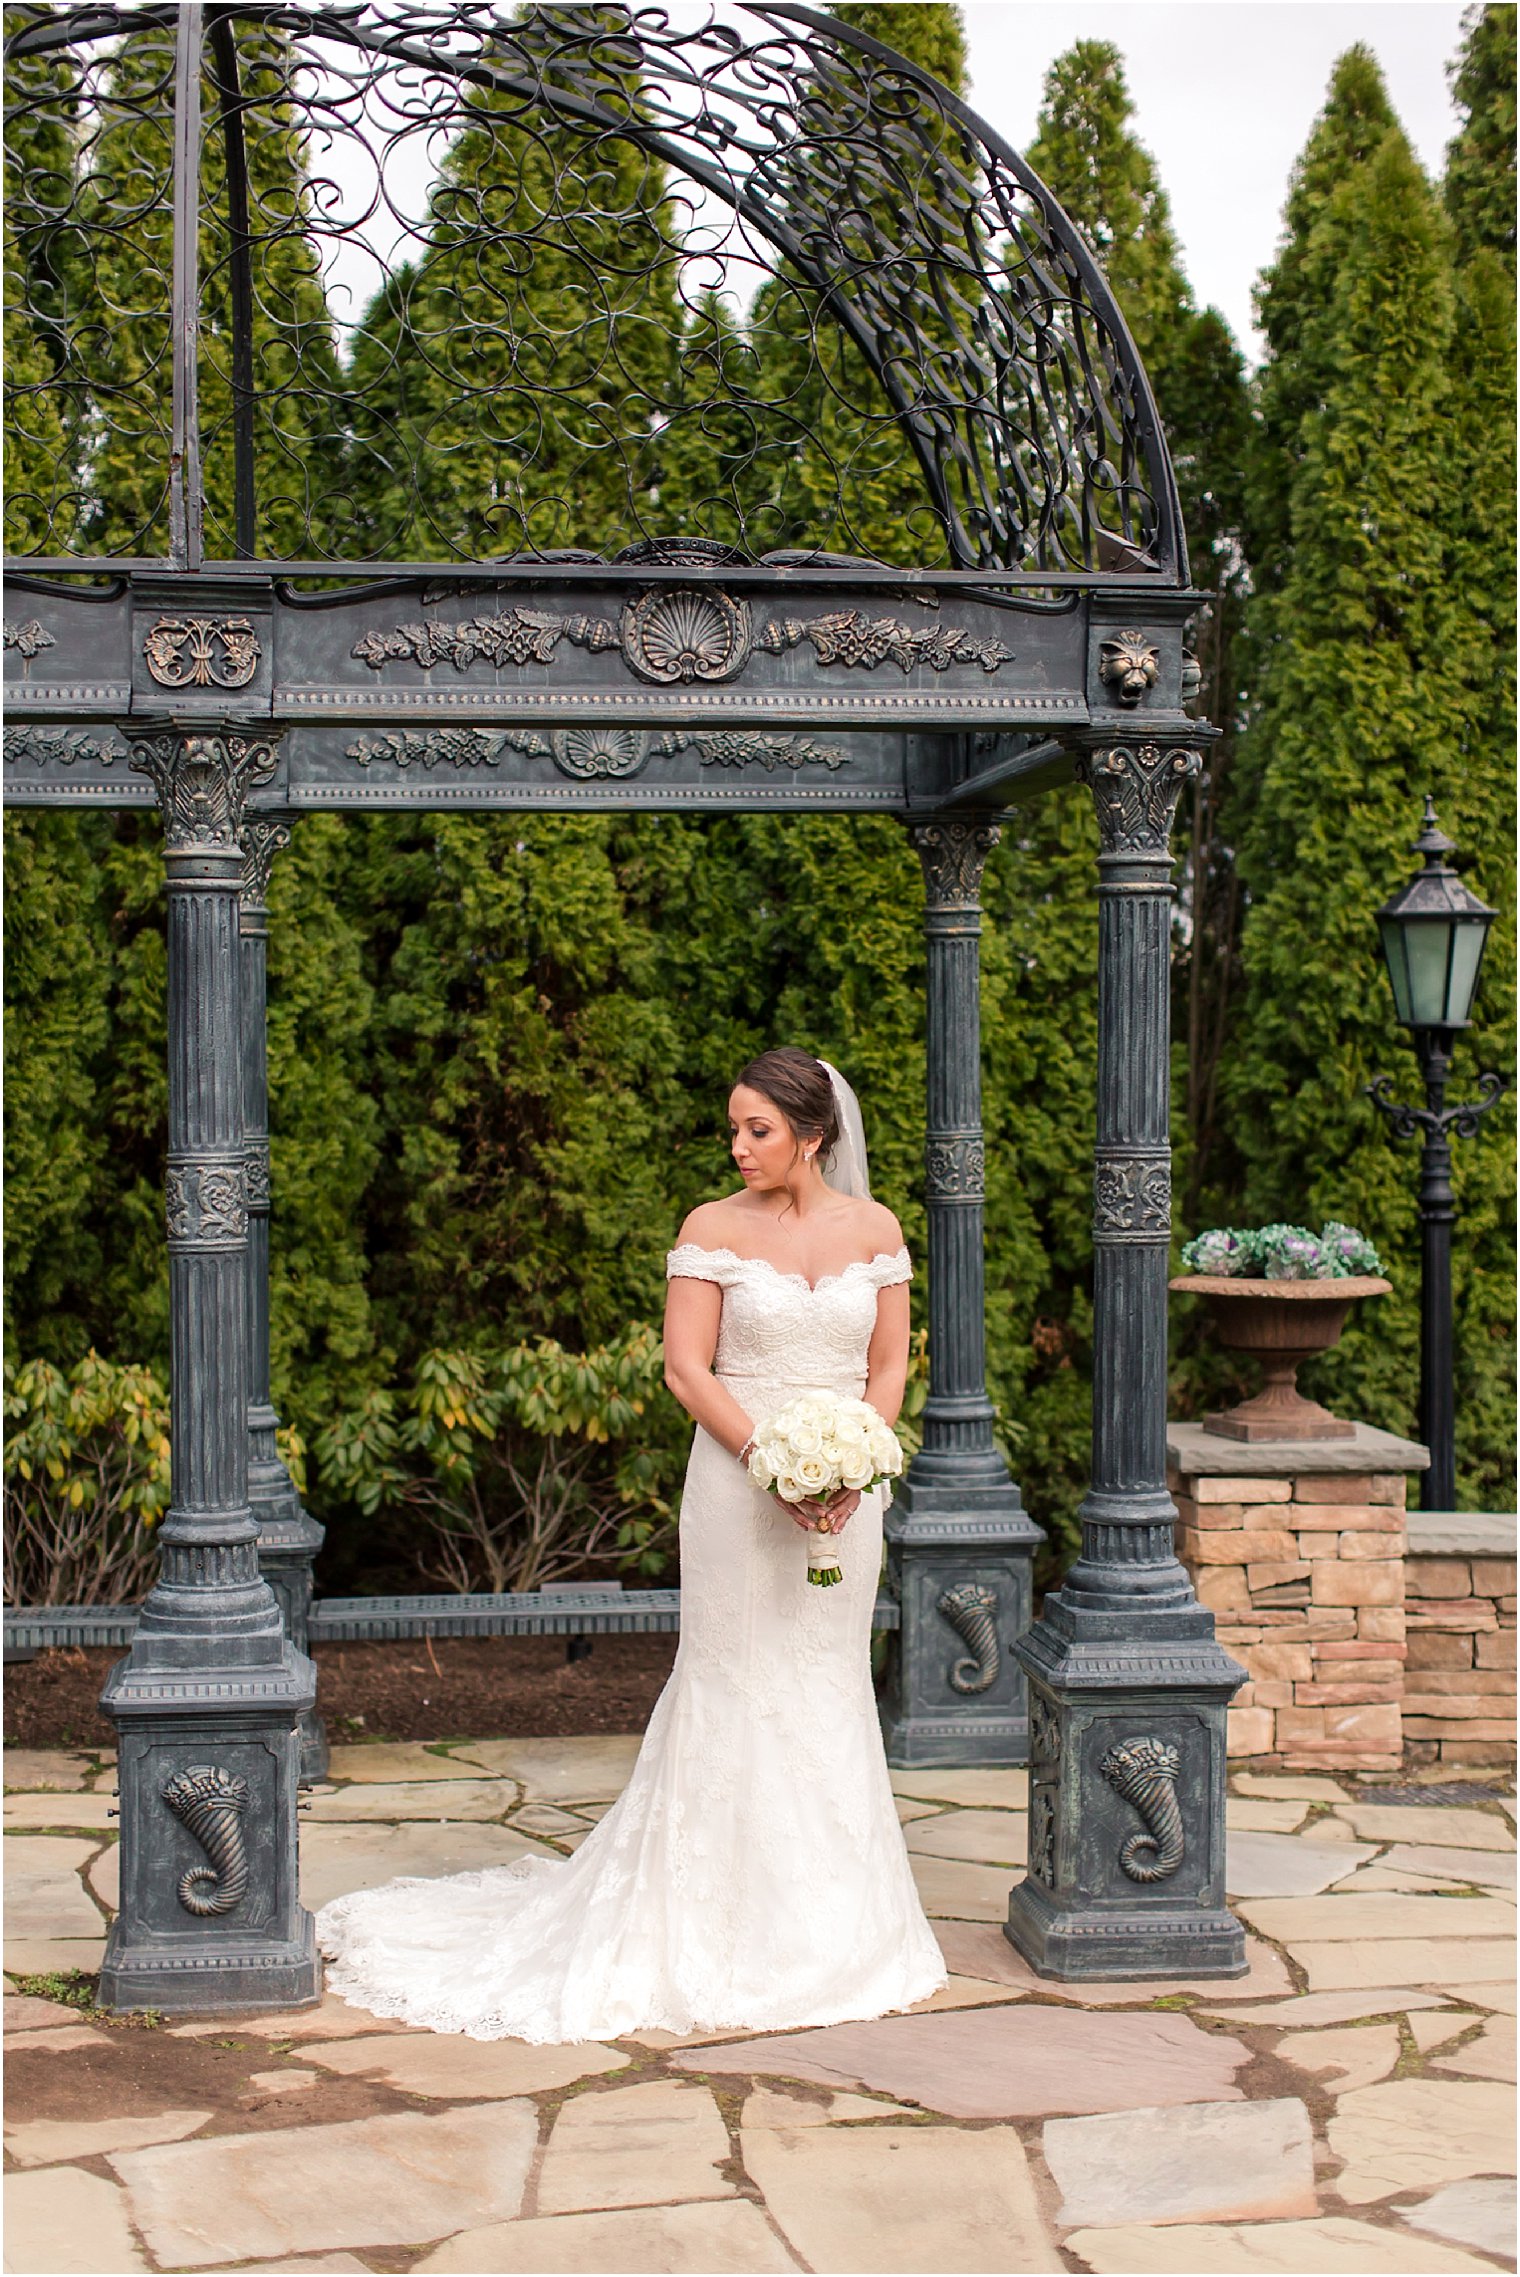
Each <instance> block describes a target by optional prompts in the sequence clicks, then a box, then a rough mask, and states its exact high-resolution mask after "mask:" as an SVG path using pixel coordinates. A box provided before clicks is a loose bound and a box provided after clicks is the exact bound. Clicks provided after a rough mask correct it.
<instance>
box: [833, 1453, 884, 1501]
mask: <svg viewBox="0 0 1520 2277" xmlns="http://www.w3.org/2000/svg"><path fill="white" fill-rule="evenodd" d="M875 1476H876V1465H875V1464H874V1463H873V1462H872V1460H871V1458H870V1456H869V1455H868V1454H866V1453H864V1452H862V1453H860V1454H858V1455H849V1456H847V1457H846V1458H845V1461H844V1463H843V1465H842V1466H841V1470H840V1479H841V1483H842V1484H843V1485H845V1486H851V1487H855V1488H857V1489H858V1490H859V1491H860V1492H861V1493H864V1492H865V1489H866V1488H867V1487H868V1486H869V1485H870V1483H871V1481H872V1479H873V1478H874V1477H875Z"/></svg>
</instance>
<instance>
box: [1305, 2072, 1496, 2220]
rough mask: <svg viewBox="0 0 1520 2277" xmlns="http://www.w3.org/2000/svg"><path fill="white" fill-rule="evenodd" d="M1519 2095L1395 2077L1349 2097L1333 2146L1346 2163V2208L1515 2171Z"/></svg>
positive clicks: (1340, 2184) (1342, 2180)
mask: <svg viewBox="0 0 1520 2277" xmlns="http://www.w3.org/2000/svg"><path fill="white" fill-rule="evenodd" d="M1514 2101H1515V2099H1514V2097H1513V2095H1512V2094H1510V2093H1509V2091H1508V2090H1507V2089H1506V2088H1504V2087H1501V2086H1498V2085H1493V2086H1489V2085H1485V2084H1482V2083H1479V2082H1476V2081H1473V2082H1469V2081H1466V2080H1456V2079H1449V2080H1448V2079H1390V2080H1385V2081H1384V2082H1383V2084H1382V2085H1381V2086H1379V2087H1363V2088H1359V2089H1358V2090H1357V2091H1356V2093H1355V2094H1353V2095H1343V2096H1342V2097H1341V2099H1340V2103H1339V2105H1338V2107H1337V2110H1336V2114H1335V2117H1334V2118H1333V2119H1332V2120H1331V2122H1330V2131H1329V2141H1330V2148H1331V2149H1332V2150H1333V2151H1334V2152H1335V2153H1336V2155H1337V2157H1339V2158H1342V2159H1344V2160H1345V2162H1346V2163H1345V2165H1344V2166H1343V2168H1342V2170H1341V2172H1340V2174H1339V2176H1338V2177H1337V2179H1336V2185H1335V2187H1336V2189H1337V2190H1338V2191H1339V2193H1340V2195H1341V2197H1342V2198H1343V2199H1344V2200H1345V2201H1346V2204H1347V2205H1348V2206H1365V2205H1370V2204H1372V2203H1373V2202H1374V2201H1375V2200H1377V2199H1379V2198H1391V2197H1393V2196H1394V2195H1395V2194H1396V2193H1398V2192H1399V2191H1402V2190H1418V2189H1421V2188H1424V2187H1427V2186H1429V2185H1432V2184H1434V2183H1437V2182H1460V2181H1463V2180H1465V2179H1466V2178H1467V2177H1468V2176H1469V2175H1475V2174H1513V2173H1514V2171H1515V2112H1514Z"/></svg>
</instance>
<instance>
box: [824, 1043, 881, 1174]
mask: <svg viewBox="0 0 1520 2277" xmlns="http://www.w3.org/2000/svg"><path fill="white" fill-rule="evenodd" d="M818 1065H819V1066H820V1067H821V1068H822V1069H823V1072H824V1074H825V1075H826V1076H827V1077H828V1079H829V1088H830V1089H831V1091H832V1092H833V1094H834V1110H835V1113H836V1114H837V1116H838V1118H839V1139H838V1143H837V1144H836V1145H835V1146H834V1148H833V1149H832V1151H831V1152H830V1155H829V1158H828V1161H827V1162H826V1163H825V1164H824V1166H823V1177H824V1184H825V1185H828V1186H832V1187H833V1188H834V1191H835V1192H836V1193H837V1194H858V1195H861V1196H863V1197H864V1198H865V1199H866V1200H867V1201H869V1199H870V1195H871V1175H870V1171H869V1169H868V1167H867V1164H866V1127H865V1124H864V1123H863V1122H862V1121H861V1119H860V1101H859V1100H858V1099H857V1098H856V1096H855V1094H854V1092H853V1091H852V1090H851V1089H850V1086H849V1085H848V1083H846V1081H845V1079H844V1077H843V1076H842V1075H841V1074H840V1072H839V1070H838V1068H837V1067H831V1066H830V1065H829V1063H828V1061H827V1060H826V1059H821V1060H820V1061H819V1062H818Z"/></svg>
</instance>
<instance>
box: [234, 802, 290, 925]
mask: <svg viewBox="0 0 1520 2277" xmlns="http://www.w3.org/2000/svg"><path fill="white" fill-rule="evenodd" d="M238 835H239V838H240V840H241V843H242V848H243V906H244V907H245V908H247V909H262V908H263V906H264V902H265V900H266V898H267V896H268V893H269V878H270V873H271V872H272V870H273V869H274V858H275V856H276V854H278V853H280V852H281V851H282V849H283V848H285V847H286V846H288V845H289V844H290V825H289V823H288V822H282V821H281V820H280V819H279V817H278V816H276V815H272V814H251V815H249V817H248V819H247V821H246V822H245V823H244V824H243V827H242V830H241V831H240V832H239V834H238Z"/></svg>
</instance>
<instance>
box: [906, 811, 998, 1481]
mask: <svg viewBox="0 0 1520 2277" xmlns="http://www.w3.org/2000/svg"><path fill="white" fill-rule="evenodd" d="M911 835H912V839H913V845H914V848H915V851H916V852H917V854H918V858H919V861H920V863H921V864H922V866H923V873H924V949H925V964H926V972H925V983H924V985H925V1051H926V1061H927V1083H926V1089H927V1118H926V1119H927V1132H926V1143H925V1149H924V1170H925V1180H924V1185H925V1202H926V1205H927V1214H928V1220H929V1259H928V1266H929V1398H928V1402H927V1404H926V1406H925V1409H924V1444H923V1452H922V1454H921V1455H920V1457H919V1468H920V1475H921V1476H922V1477H924V1478H925V1479H928V1478H932V1477H933V1475H934V1472H935V1470H936V1469H937V1468H939V1467H942V1466H941V1465H940V1463H939V1461H938V1458H940V1457H943V1456H947V1455H948V1456H951V1457H952V1458H954V1459H955V1460H954V1468H955V1471H956V1474H957V1475H958V1476H964V1475H965V1465H964V1458H965V1457H967V1456H973V1457H975V1456H978V1455H980V1456H982V1457H984V1458H985V1459H986V1460H987V1462H988V1463H989V1464H990V1465H991V1466H992V1467H993V1468H994V1469H995V1470H996V1472H997V1474H998V1475H999V1476H1000V1477H1001V1476H1003V1475H1005V1474H1004V1473H1003V1469H1002V1464H1001V1461H1000V1459H999V1458H998V1456H997V1455H996V1452H995V1450H994V1448H993V1442H992V1413H993V1410H992V1402H991V1400H990V1399H989V1398H988V1396H987V1335H986V1269H985V1262H984V1251H983V1212H984V1202H985V1194H986V1178H985V1152H986V1150H985V1143H984V1140H983V1135H982V1046H981V930H982V911H981V898H980V896H981V881H982V872H983V869H984V867H985V865H986V861H987V857H988V855H989V854H990V853H991V851H992V849H993V847H994V846H995V845H996V844H997V841H998V835H999V833H998V828H997V825H996V823H992V822H987V821H983V820H981V819H980V818H977V817H970V818H965V817H952V818H950V819H947V820H945V821H936V822H926V823H919V824H917V825H915V826H914V828H913V830H912V833H911Z"/></svg>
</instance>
